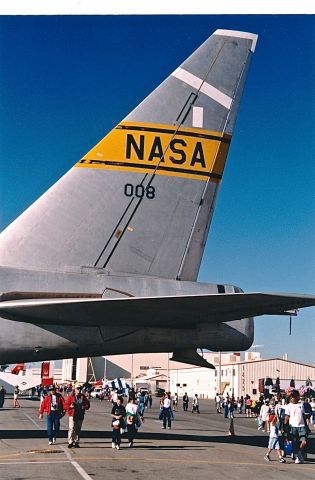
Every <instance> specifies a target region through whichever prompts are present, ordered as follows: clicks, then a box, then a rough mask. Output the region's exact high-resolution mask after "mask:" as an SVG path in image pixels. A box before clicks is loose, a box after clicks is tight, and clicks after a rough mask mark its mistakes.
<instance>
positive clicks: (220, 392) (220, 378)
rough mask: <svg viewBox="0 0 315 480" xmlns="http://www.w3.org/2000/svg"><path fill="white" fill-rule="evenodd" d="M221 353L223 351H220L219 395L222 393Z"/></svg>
mask: <svg viewBox="0 0 315 480" xmlns="http://www.w3.org/2000/svg"><path fill="white" fill-rule="evenodd" d="M221 354H222V352H219V391H218V393H219V395H221Z"/></svg>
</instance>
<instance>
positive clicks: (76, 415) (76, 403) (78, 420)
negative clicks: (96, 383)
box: [65, 387, 90, 448]
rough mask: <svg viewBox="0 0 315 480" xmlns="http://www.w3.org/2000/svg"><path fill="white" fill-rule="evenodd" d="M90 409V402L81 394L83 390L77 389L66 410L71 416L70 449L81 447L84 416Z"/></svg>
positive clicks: (66, 404)
mask: <svg viewBox="0 0 315 480" xmlns="http://www.w3.org/2000/svg"><path fill="white" fill-rule="evenodd" d="M89 408H90V401H89V400H88V399H87V398H86V396H85V395H84V394H83V393H82V392H81V388H80V387H76V388H75V390H74V392H72V393H70V394H69V396H68V398H67V400H66V402H65V409H66V411H67V412H68V415H69V431H68V448H72V447H74V448H78V447H80V445H79V441H80V432H81V428H82V423H83V420H84V414H85V412H86V410H88V409H89Z"/></svg>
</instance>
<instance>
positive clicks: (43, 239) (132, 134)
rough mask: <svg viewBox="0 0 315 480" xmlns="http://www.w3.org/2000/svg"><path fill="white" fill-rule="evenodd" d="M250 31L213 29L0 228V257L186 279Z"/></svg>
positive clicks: (195, 264) (205, 222) (218, 169)
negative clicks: (5, 226) (126, 114)
mask: <svg viewBox="0 0 315 480" xmlns="http://www.w3.org/2000/svg"><path fill="white" fill-rule="evenodd" d="M256 41H257V35H254V34H251V33H246V32H237V31H230V30H217V31H216V32H214V34H213V35H212V36H211V37H210V38H209V39H208V40H207V41H206V42H205V43H204V44H203V45H201V46H200V47H199V49H197V50H196V51H195V52H194V53H193V54H192V55H191V56H190V57H189V58H188V59H187V60H186V61H184V62H183V63H182V65H180V67H179V68H177V69H176V70H175V71H174V72H173V73H172V74H171V75H170V76H169V77H168V78H166V80H165V81H164V82H162V84H161V85H160V86H159V87H158V88H157V89H155V90H154V91H153V92H152V93H151V94H150V95H149V96H148V97H147V98H146V99H145V100H144V101H143V102H142V103H141V104H140V105H139V106H138V107H137V108H135V109H134V110H133V111H132V112H131V113H130V114H129V115H128V116H127V117H126V118H125V119H124V120H123V121H122V122H121V123H119V124H118V125H117V126H116V127H115V128H113V130H112V131H111V132H109V133H108V134H107V135H106V136H105V137H104V138H103V139H102V140H101V141H100V142H99V143H98V144H97V145H96V146H95V147H94V148H92V149H91V150H90V151H89V152H88V153H87V154H86V155H85V156H84V157H83V158H82V159H81V160H80V161H79V162H78V163H77V164H76V165H75V166H74V167H73V168H72V169H71V170H70V171H69V172H68V173H67V174H66V175H65V176H64V177H62V178H61V179H60V180H59V181H58V182H57V183H56V184H55V185H53V187H51V188H50V189H49V190H48V191H47V192H46V193H45V194H44V195H43V196H42V197H40V198H39V199H38V200H37V201H36V202H35V203H34V204H33V205H32V206H31V207H30V208H29V209H27V210H26V211H25V212H24V213H23V214H22V215H21V216H20V217H19V218H18V219H17V220H16V221H15V222H13V223H12V224H11V225H10V226H9V227H8V228H7V229H6V230H5V231H4V232H3V233H2V235H1V242H2V245H1V254H0V262H1V264H2V265H6V266H14V267H24V268H38V269H49V270H52V269H53V270H61V269H64V268H66V267H67V266H76V267H78V266H87V267H95V268H101V269H107V270H110V271H115V272H128V273H136V274H143V275H152V276H158V277H166V278H178V279H183V280H195V279H196V278H197V275H198V270H199V265H200V262H201V257H202V254H203V250H204V246H205V242H206V238H207V234H208V229H209V225H210V222H211V217H212V213H213V210H214V206H215V200H216V196H217V192H218V188H219V185H220V182H221V179H222V175H223V170H224V166H225V161H226V157H227V153H228V149H229V145H230V142H231V137H232V133H233V128H234V124H235V119H236V114H237V111H238V107H239V103H240V98H241V94H242V90H243V86H244V82H245V78H246V75H247V69H248V66H249V63H250V59H251V56H252V53H253V52H254V50H255V46H256Z"/></svg>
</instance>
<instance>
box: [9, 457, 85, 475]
mask: <svg viewBox="0 0 315 480" xmlns="http://www.w3.org/2000/svg"><path fill="white" fill-rule="evenodd" d="M30 463H31V464H32V465H37V464H38V463H41V464H42V463H45V464H48V465H51V464H54V463H69V461H68V460H56V461H54V460H52V461H51V462H49V461H43V460H39V461H36V462H34V460H31V461H29V462H15V463H13V462H0V465H26V464H30ZM89 478H90V477H89Z"/></svg>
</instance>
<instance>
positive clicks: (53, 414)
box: [39, 387, 65, 445]
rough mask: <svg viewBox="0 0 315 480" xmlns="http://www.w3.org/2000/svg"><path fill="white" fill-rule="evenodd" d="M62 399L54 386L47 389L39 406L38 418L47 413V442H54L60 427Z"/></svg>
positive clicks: (62, 409)
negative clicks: (47, 393) (47, 391)
mask: <svg viewBox="0 0 315 480" xmlns="http://www.w3.org/2000/svg"><path fill="white" fill-rule="evenodd" d="M64 410H65V408H64V399H63V396H62V395H61V394H60V393H57V391H56V387H51V388H50V389H49V395H47V396H46V397H44V399H43V401H42V403H41V405H40V407H39V418H40V419H42V418H43V413H44V412H45V413H47V434H48V443H49V445H52V444H53V443H56V437H57V434H58V432H59V429H60V418H61V417H62V416H63V415H64Z"/></svg>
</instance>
